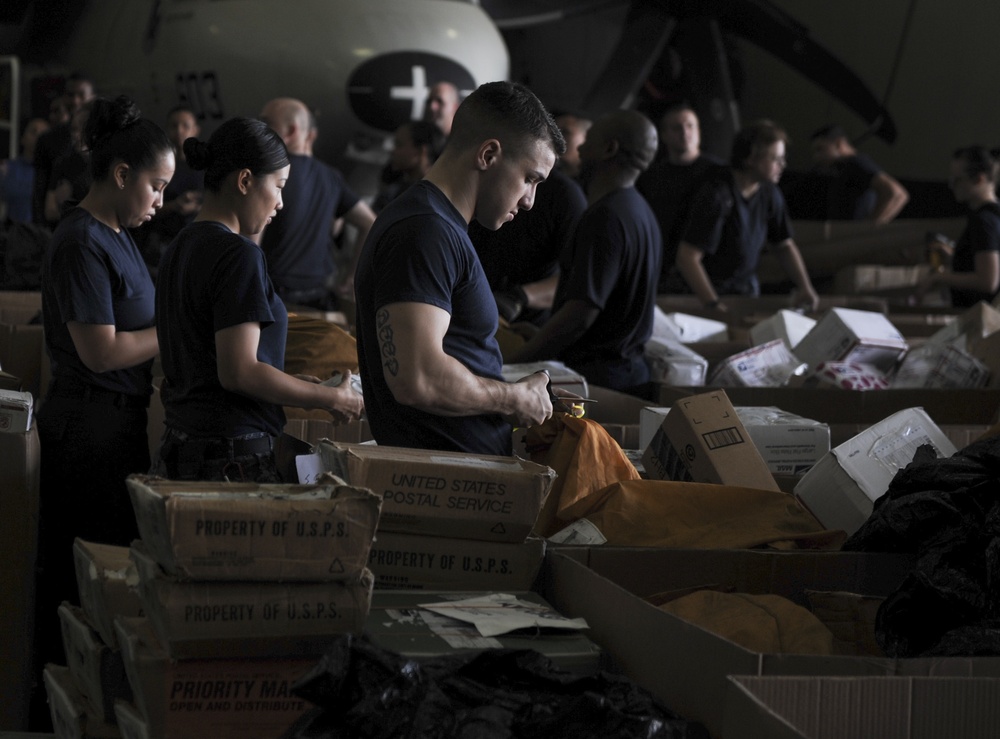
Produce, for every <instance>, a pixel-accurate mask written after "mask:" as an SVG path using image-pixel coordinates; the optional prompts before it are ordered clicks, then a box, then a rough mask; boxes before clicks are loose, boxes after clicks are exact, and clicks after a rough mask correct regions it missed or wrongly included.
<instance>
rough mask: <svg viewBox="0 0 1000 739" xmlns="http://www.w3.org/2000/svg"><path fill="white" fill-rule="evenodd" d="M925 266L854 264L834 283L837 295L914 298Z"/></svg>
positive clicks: (838, 275) (924, 273) (839, 273)
mask: <svg viewBox="0 0 1000 739" xmlns="http://www.w3.org/2000/svg"><path fill="white" fill-rule="evenodd" d="M926 274H927V265H925V264H913V265H884V264H856V265H853V266H850V267H844V268H843V269H841V270H839V271H838V272H837V275H836V277H834V279H833V291H834V292H836V293H846V294H850V293H866V294H869V295H870V294H875V295H887V296H896V295H900V296H907V295H911V294H913V291H914V289H915V288H916V286H917V282H919V280H920V278H921V277H923V276H924V275H926Z"/></svg>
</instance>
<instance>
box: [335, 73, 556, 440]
mask: <svg viewBox="0 0 1000 739" xmlns="http://www.w3.org/2000/svg"><path fill="white" fill-rule="evenodd" d="M564 149H565V143H564V141H563V138H562V134H560V133H559V129H558V127H556V125H555V123H554V122H553V121H552V118H551V116H550V115H549V114H548V113H547V112H546V110H545V108H544V107H543V106H542V104H541V103H540V102H539V101H538V99H537V98H536V97H535V96H534V95H533V94H532V93H531V92H530V91H529V90H528V89H527V88H525V87H524V86H523V85H518V84H513V83H509V82H491V83H487V84H485V85H482V86H481V87H479V88H478V89H477V90H476V91H474V92H473V93H472V94H471V95H469V96H468V97H467V98H466V99H465V100H464V101H463V102H462V104H461V106H460V107H459V109H458V112H457V113H456V114H455V119H454V122H453V125H452V130H451V135H450V137H449V138H448V143H447V145H446V146H445V149H444V151H443V152H442V153H441V156H440V157H439V158H438V160H437V162H435V164H434V166H433V167H431V169H430V171H429V172H428V173H427V175H426V177H425V178H424V179H423V180H421V181H420V182H417V183H416V184H414V185H413V186H411V187H410V188H409V189H408V190H407V191H406V192H404V193H403V194H402V195H400V196H399V197H398V198H396V199H395V200H393V201H392V202H391V203H389V205H388V206H386V208H385V210H383V211H382V212H381V213H380V214H379V217H378V220H377V221H376V222H375V225H374V226H373V227H372V230H371V232H370V233H369V234H368V239H367V240H366V241H365V245H364V247H363V249H362V252H361V257H360V261H359V263H358V270H357V275H356V282H355V295H356V299H357V337H358V360H359V363H360V366H361V381H362V386H363V387H364V393H365V408H366V410H367V413H368V420H369V423H370V425H371V429H372V434H373V436H374V437H375V439H376V441H377V442H378V443H379V444H382V445H390V446H407V447H418V448H425V449H444V450H458V451H466V452H475V453H479V454H497V455H509V454H510V451H511V423H512V422H513V423H516V424H518V425H520V426H530V425H534V424H539V423H541V422H543V421H544V420H545V419H547V418H548V417H549V416H550V415H551V414H552V403H551V401H550V400H549V395H548V392H547V389H546V385H547V377H546V376H545V375H542V374H535V375H529V376H528V377H527V378H524V379H523V380H521V381H520V382H516V383H506V382H504V381H503V380H502V378H501V374H500V369H501V366H502V359H501V356H500V349H499V346H498V345H497V342H496V339H495V338H494V335H495V333H496V330H497V325H498V317H497V306H496V302H495V301H494V299H493V293H492V291H491V290H490V285H489V282H488V281H487V279H486V275H485V274H484V272H483V268H482V265H481V264H480V262H479V258H478V257H477V256H476V251H475V249H474V248H473V246H472V242H471V241H470V240H469V236H468V233H467V232H468V226H469V222H470V221H472V220H473V219H475V220H476V221H478V222H479V223H480V224H482V225H484V226H486V227H487V228H493V229H496V228H500V227H501V226H502V225H503V224H504V223H506V222H508V221H510V220H512V219H513V218H514V216H515V215H516V214H517V212H518V211H519V210H528V209H530V208H531V205H532V202H533V200H534V197H535V188H536V187H537V186H538V183H539V182H541V181H542V180H544V179H545V178H546V177H547V176H548V174H549V172H550V170H551V169H552V166H553V164H554V163H555V159H556V156H557V155H559V154H561V153H562V152H563V150H564Z"/></svg>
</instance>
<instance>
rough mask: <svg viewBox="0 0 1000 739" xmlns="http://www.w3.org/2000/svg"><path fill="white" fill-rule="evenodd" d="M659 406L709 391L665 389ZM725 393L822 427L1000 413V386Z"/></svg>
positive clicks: (951, 420)
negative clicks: (907, 416)
mask: <svg viewBox="0 0 1000 739" xmlns="http://www.w3.org/2000/svg"><path fill="white" fill-rule="evenodd" d="M659 390H660V393H659V401H660V405H664V406H672V405H673V404H674V403H676V402H677V401H678V400H680V399H681V398H686V397H689V396H691V395H698V394H702V393H705V392H709V391H710V390H711V388H703V387H691V388H682V387H668V386H666V385H661V386H660V388H659ZM725 392H726V394H727V395H728V397H729V399H730V400H731V401H732V403H733V405H736V406H741V405H747V406H751V405H757V406H769V405H773V406H777V407H778V408H781V409H782V410H783V411H788V412H789V413H795V414H796V415H799V416H803V417H805V418H813V419H816V420H817V421H822V422H823V423H828V424H830V425H831V426H832V425H833V424H857V423H867V424H869V425H870V424H873V423H876V422H878V421H881V420H882V419H883V418H885V417H887V416H890V415H892V414H893V413H895V412H897V411H901V410H905V409H906V408H913V407H916V406H921V407H923V409H924V410H925V411H927V415H929V416H930V417H931V418H933V419H934V422H935V423H937V424H939V425H945V424H951V425H962V426H968V425H975V424H986V425H992V424H994V423H996V422H997V411H998V409H1000V388H978V389H971V390H923V389H920V390H905V389H899V390H893V389H889V390H879V391H878V392H872V393H861V392H853V391H849V390H835V389H832V388H821V387H776V388H774V387H732V388H726V390H725Z"/></svg>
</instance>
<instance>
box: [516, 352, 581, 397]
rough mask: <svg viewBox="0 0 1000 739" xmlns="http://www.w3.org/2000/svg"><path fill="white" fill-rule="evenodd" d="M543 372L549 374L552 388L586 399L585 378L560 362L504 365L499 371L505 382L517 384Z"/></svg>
mask: <svg viewBox="0 0 1000 739" xmlns="http://www.w3.org/2000/svg"><path fill="white" fill-rule="evenodd" d="M542 370H545V371H546V372H548V373H549V380H550V382H551V383H552V387H558V388H562V389H563V390H565V391H567V392H570V393H573V394H574V395H579V396H580V397H581V398H586V397H587V378H586V377H584V376H583V375H581V374H580V373H579V372H577V371H575V370H572V369H570V368H569V367H567V366H566V365H565V364H563V363H562V362H555V361H547V362H525V363H519V364H505V365H504V366H503V368H502V369H501V370H500V375H501V376H502V377H503V379H504V380H505V381H506V382H517V381H518V380H520V379H521V378H522V377H527V376H528V375H530V374H534V373H535V372H541V371H542Z"/></svg>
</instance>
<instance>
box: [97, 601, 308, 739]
mask: <svg viewBox="0 0 1000 739" xmlns="http://www.w3.org/2000/svg"><path fill="white" fill-rule="evenodd" d="M115 628H116V629H118V641H119V643H120V644H121V645H122V655H123V657H124V661H125V671H126V673H127V674H128V679H129V683H131V685H132V692H133V695H134V699H135V707H136V708H137V709H138V712H139V714H140V715H141V716H142V719H143V721H144V722H145V724H146V727H147V728H148V730H149V739H189V738H190V737H212V738H213V739H274V737H276V736H282V735H283V734H284V733H285V731H287V729H288V727H289V726H291V724H292V723H294V722H295V721H296V720H297V719H298V718H299V717H301V716H302V715H303V714H304V713H305V712H306V711H308V710H309V709H310V708H311V707H312V706H311V705H310V704H309V703H308V702H306V701H305V700H303V699H301V698H297V697H296V696H294V695H292V692H291V688H292V685H293V684H294V683H295V681H296V680H298V679H299V678H301V677H302V676H303V675H305V674H306V673H308V672H309V671H310V670H311V669H312V668H313V667H314V666H315V664H316V659H315V657H310V658H283V659H245V658H244V659H191V660H180V661H178V660H171V659H170V656H169V655H168V654H167V653H166V652H165V651H164V650H163V648H162V647H161V646H160V645H159V643H158V642H157V641H156V637H155V635H154V634H153V630H152V627H151V626H150V625H149V623H148V622H147V621H146V620H145V619H142V618H119V619H117V620H116V621H115Z"/></svg>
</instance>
